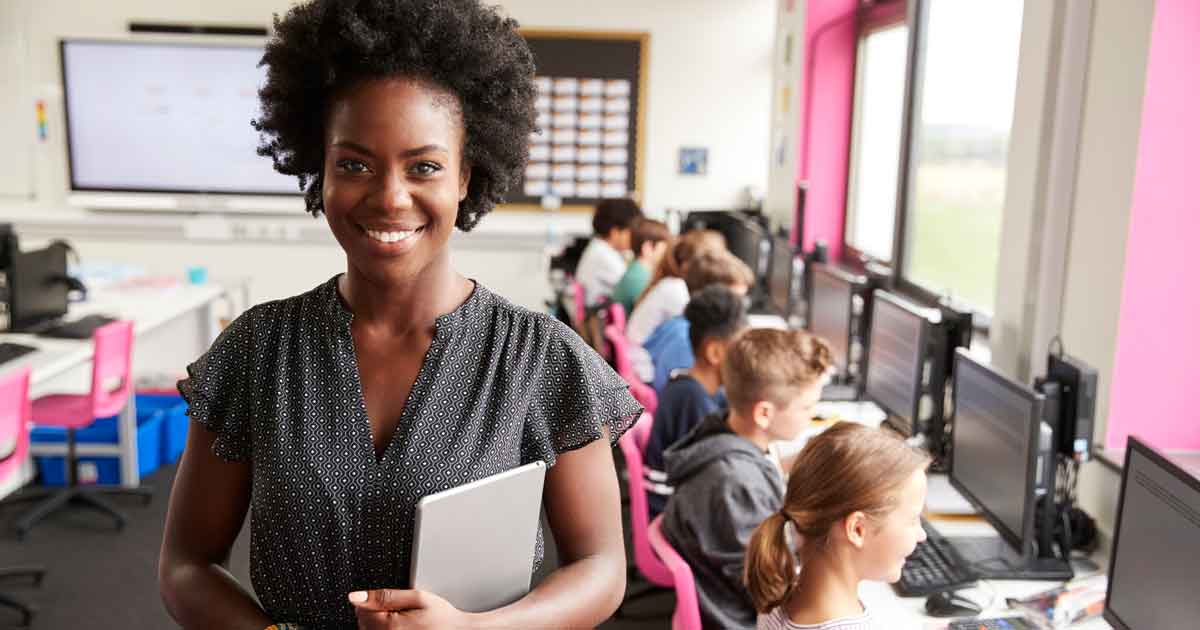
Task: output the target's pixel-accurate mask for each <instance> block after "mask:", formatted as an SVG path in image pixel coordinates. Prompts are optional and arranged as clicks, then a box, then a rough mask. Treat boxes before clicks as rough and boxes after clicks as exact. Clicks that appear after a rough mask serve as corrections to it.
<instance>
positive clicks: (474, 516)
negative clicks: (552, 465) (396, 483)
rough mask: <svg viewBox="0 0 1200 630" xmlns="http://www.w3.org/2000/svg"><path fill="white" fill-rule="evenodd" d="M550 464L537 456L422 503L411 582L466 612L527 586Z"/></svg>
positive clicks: (500, 602) (496, 603) (492, 605)
mask: <svg viewBox="0 0 1200 630" xmlns="http://www.w3.org/2000/svg"><path fill="white" fill-rule="evenodd" d="M545 479H546V463H545V462H540V461H538V462H533V463H531V464H526V465H524V466H520V467H518V468H514V469H512V470H509V471H506V472H502V473H499V474H496V475H492V476H490V477H484V478H483V479H480V480H478V481H473V482H471V483H468V484H465V485H462V486H459V487H457V488H451V489H449V490H445V491H443V492H438V493H437V494H431V495H429V496H427V497H425V498H423V499H421V500H420V501H419V502H418V503H417V517H416V528H415V529H416V537H415V538H414V539H413V541H414V542H413V554H412V563H411V566H412V586H413V588H415V589H420V590H423V591H428V592H430V593H434V594H436V595H438V596H440V597H442V598H444V599H445V600H446V601H448V602H450V603H451V604H453V605H454V607H455V608H457V609H459V610H462V611H465V612H484V611H487V610H493V609H496V608H499V607H501V606H505V605H508V604H511V603H512V602H515V601H517V600H518V599H520V598H521V597H523V596H524V595H525V594H526V593H528V592H529V581H530V579H531V577H532V574H533V552H534V545H536V544H537V528H538V519H539V517H540V516H541V509H542V485H543V483H544V482H545Z"/></svg>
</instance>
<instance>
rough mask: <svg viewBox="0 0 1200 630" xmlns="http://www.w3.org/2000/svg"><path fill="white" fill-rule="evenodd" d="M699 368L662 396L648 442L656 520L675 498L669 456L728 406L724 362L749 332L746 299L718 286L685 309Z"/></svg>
mask: <svg viewBox="0 0 1200 630" xmlns="http://www.w3.org/2000/svg"><path fill="white" fill-rule="evenodd" d="M683 317H684V319H685V320H687V324H688V336H689V337H690V338H691V341H692V348H693V349H694V351H695V355H696V357H695V358H696V363H695V365H693V366H692V367H691V368H690V369H687V370H679V371H677V372H676V373H675V374H674V375H672V376H671V380H670V382H668V383H667V386H666V387H664V388H663V391H662V395H661V396H659V397H658V409H657V410H656V411H655V412H654V424H653V425H652V427H651V429H650V438H649V439H648V440H647V441H646V452H645V461H646V498H647V502H648V504H649V506H650V518H651V519H653V518H654V517H656V516H658V515H659V513H661V512H662V511H663V508H664V507H666V505H667V498H668V497H670V496H671V486H670V485H668V484H667V474H666V473H665V472H663V471H662V470H663V461H662V460H663V451H664V450H666V449H668V448H670V447H671V445H673V444H675V442H677V441H679V439H680V438H682V437H683V436H685V435H687V434H688V432H690V431H691V430H692V429H693V428H695V427H696V425H698V424H700V421H701V420H703V419H704V418H705V417H706V416H708V415H709V414H712V413H713V412H715V411H718V410H720V409H721V408H722V407H724V406H725V397H724V395H723V394H722V393H721V391H720V390H721V384H722V381H721V363H723V362H724V360H725V353H726V352H727V351H728V349H729V344H730V343H731V342H732V341H733V338H734V337H735V336H736V335H737V334H738V333H740V332H741V331H742V330H743V329H745V328H746V305H745V303H744V302H743V301H742V298H741V296H739V295H737V294H736V293H734V292H733V291H730V290H729V289H727V288H725V287H723V286H720V285H715V286H711V287H708V288H706V289H704V290H703V291H701V292H699V293H697V294H696V297H694V298H692V301H691V302H688V305H687V308H685V309H683Z"/></svg>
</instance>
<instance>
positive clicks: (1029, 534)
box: [947, 347, 1045, 558]
mask: <svg viewBox="0 0 1200 630" xmlns="http://www.w3.org/2000/svg"><path fill="white" fill-rule="evenodd" d="M963 361H966V362H969V363H971V364H972V365H974V366H976V367H978V368H980V369H982V370H983V371H984V372H985V373H987V374H989V375H990V376H991V377H992V378H993V380H994V381H995V382H996V383H999V384H1001V385H1002V386H1004V387H1006V388H1008V389H1009V390H1010V391H1012V392H1015V393H1018V394H1020V395H1023V396H1027V397H1028V398H1030V399H1031V400H1032V401H1033V413H1032V414H1030V418H1029V421H1030V426H1029V442H1028V443H1029V453H1028V454H1027V459H1028V461H1026V462H1025V510H1024V514H1022V515H1021V520H1022V523H1021V533H1020V534H1017V533H1016V532H1014V531H1012V530H1010V529H1009V528H1008V525H1007V524H1005V523H1004V521H1003V520H1001V519H1000V518H999V517H998V516H996V514H995V513H993V512H992V511H991V510H989V509H988V507H987V505H986V504H985V503H984V502H983V501H981V500H979V498H978V497H976V496H975V495H974V494H973V493H972V492H971V491H970V490H969V489H967V487H966V486H965V485H963V483H962V482H961V481H959V480H958V478H957V477H956V476H955V474H954V461H955V457H956V456H955V453H957V452H958V448H957V446H958V445H957V441H958V435H959V431H958V430H957V429H958V427H957V426H955V430H954V431H953V432H952V433H951V440H952V447H951V451H950V457H949V460H950V461H949V462H948V464H949V465H948V468H949V471H948V474H947V478H948V479H949V481H950V485H951V487H953V488H954V489H955V490H957V491H958V493H959V494H961V495H962V496H963V498H965V499H966V500H967V501H968V502H969V503H970V504H971V505H972V506H973V507H974V508H975V509H976V510H978V511H979V513H980V514H982V515H983V517H984V519H986V520H987V522H988V523H989V524H990V525H991V526H992V527H994V528H995V529H996V531H997V532H999V534H1000V537H1001V538H1003V539H1004V540H1005V542H1007V543H1008V544H1009V545H1010V546H1012V547H1013V548H1014V549H1017V550H1018V551H1020V553H1021V555H1022V557H1025V558H1029V557H1032V556H1033V544H1034V537H1035V535H1034V516H1035V514H1036V512H1037V509H1036V507H1037V496H1036V493H1037V463H1038V442H1039V440H1038V437H1039V434H1040V431H1041V423H1042V414H1043V413H1044V407H1045V396H1042V395H1041V394H1040V393H1038V392H1037V391H1035V390H1034V389H1033V388H1030V387H1026V386H1025V385H1022V384H1021V383H1018V382H1016V381H1014V380H1013V379H1011V378H1009V377H1007V376H1005V375H1004V374H1002V373H1000V371H998V370H996V369H995V368H993V367H992V366H990V365H988V364H986V363H982V362H980V361H977V360H975V359H974V358H973V357H971V355H970V354H969V353H968V352H967V351H966V350H965V349H963V348H961V347H960V348H958V349H957V350H956V351H955V353H954V410H955V419H954V421H955V424H956V425H957V423H958V410H959V409H961V407H960V406H959V395H960V388H959V384H958V379H959V377H960V374H961V371H960V370H959V368H960V367H962V362H963Z"/></svg>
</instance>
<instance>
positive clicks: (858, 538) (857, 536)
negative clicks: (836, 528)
mask: <svg viewBox="0 0 1200 630" xmlns="http://www.w3.org/2000/svg"><path fill="white" fill-rule="evenodd" d="M842 527H843V529H844V530H845V533H846V541H847V542H849V543H850V544H851V545H853V546H854V547H855V548H856V549H862V548H863V545H865V544H866V542H867V515H866V514H863V513H862V512H851V513H850V514H849V515H848V516H847V517H846V518H844V519H842Z"/></svg>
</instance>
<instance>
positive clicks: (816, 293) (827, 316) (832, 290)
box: [808, 264, 858, 375]
mask: <svg viewBox="0 0 1200 630" xmlns="http://www.w3.org/2000/svg"><path fill="white" fill-rule="evenodd" d="M810 280H811V282H812V286H811V295H810V301H809V317H808V330H809V332H811V333H812V334H814V335H816V336H818V337H820V338H821V339H824V340H825V343H827V344H829V350H830V352H831V353H832V354H833V362H834V365H836V366H837V370H838V373H839V374H843V375H844V374H845V373H846V368H847V365H848V363H849V360H850V346H851V343H852V339H851V333H852V332H853V331H852V329H851V326H850V323H851V319H852V318H853V316H854V288H855V285H856V284H858V281H857V279H856V278H855V277H854V276H852V275H850V274H848V273H846V272H844V271H841V270H840V269H837V268H835V267H831V266H829V265H824V264H816V265H813V266H812V274H811V275H810Z"/></svg>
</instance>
